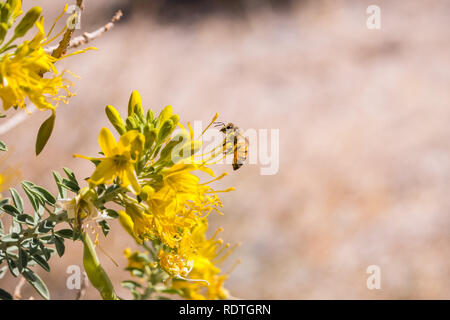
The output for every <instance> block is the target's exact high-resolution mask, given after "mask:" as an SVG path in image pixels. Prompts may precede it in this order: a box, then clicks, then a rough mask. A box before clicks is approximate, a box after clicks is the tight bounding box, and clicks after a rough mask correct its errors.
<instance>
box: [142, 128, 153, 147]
mask: <svg viewBox="0 0 450 320" xmlns="http://www.w3.org/2000/svg"><path fill="white" fill-rule="evenodd" d="M144 136H145V149H149V148H150V147H151V146H152V145H153V143H154V142H155V140H156V130H155V129H150V126H149V125H146V126H145V127H144Z"/></svg>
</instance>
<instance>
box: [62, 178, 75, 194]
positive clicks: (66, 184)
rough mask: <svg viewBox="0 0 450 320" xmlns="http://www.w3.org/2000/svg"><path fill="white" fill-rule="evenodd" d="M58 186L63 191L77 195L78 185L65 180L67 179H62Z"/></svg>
mask: <svg viewBox="0 0 450 320" xmlns="http://www.w3.org/2000/svg"><path fill="white" fill-rule="evenodd" d="M59 185H60V186H61V187H63V188H65V189H67V190H69V191H72V192H75V193H78V191H80V187H79V186H78V184H76V183H75V182H73V181H70V180H67V179H63V181H62V183H60V184H59Z"/></svg>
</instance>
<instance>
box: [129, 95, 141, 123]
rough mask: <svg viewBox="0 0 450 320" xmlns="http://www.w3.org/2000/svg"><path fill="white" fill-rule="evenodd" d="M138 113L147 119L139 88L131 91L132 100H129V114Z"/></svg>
mask: <svg viewBox="0 0 450 320" xmlns="http://www.w3.org/2000/svg"><path fill="white" fill-rule="evenodd" d="M133 114H136V115H137V116H138V117H139V118H141V119H142V120H144V119H145V116H144V109H142V99H141V95H140V94H139V92H138V91H137V90H134V91H133V92H132V93H131V96H130V100H129V102H128V116H131V115H133Z"/></svg>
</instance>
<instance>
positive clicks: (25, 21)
mask: <svg viewBox="0 0 450 320" xmlns="http://www.w3.org/2000/svg"><path fill="white" fill-rule="evenodd" d="M41 13H42V8H41V7H33V8H31V9H30V10H28V12H27V13H26V14H25V16H24V17H23V18H22V20H21V21H20V22H19V24H18V25H17V27H16V28H15V29H14V36H15V37H16V38H20V37H23V36H24V35H25V34H26V33H27V32H28V30H30V28H31V27H33V25H34V23H35V22H36V21H37V20H38V19H39V17H40V16H41Z"/></svg>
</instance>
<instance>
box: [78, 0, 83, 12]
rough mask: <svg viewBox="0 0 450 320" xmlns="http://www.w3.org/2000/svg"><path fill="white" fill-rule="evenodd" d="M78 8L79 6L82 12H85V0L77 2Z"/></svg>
mask: <svg viewBox="0 0 450 320" xmlns="http://www.w3.org/2000/svg"><path fill="white" fill-rule="evenodd" d="M77 6H78V7H79V8H80V9H81V10H84V3H83V0H77Z"/></svg>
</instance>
